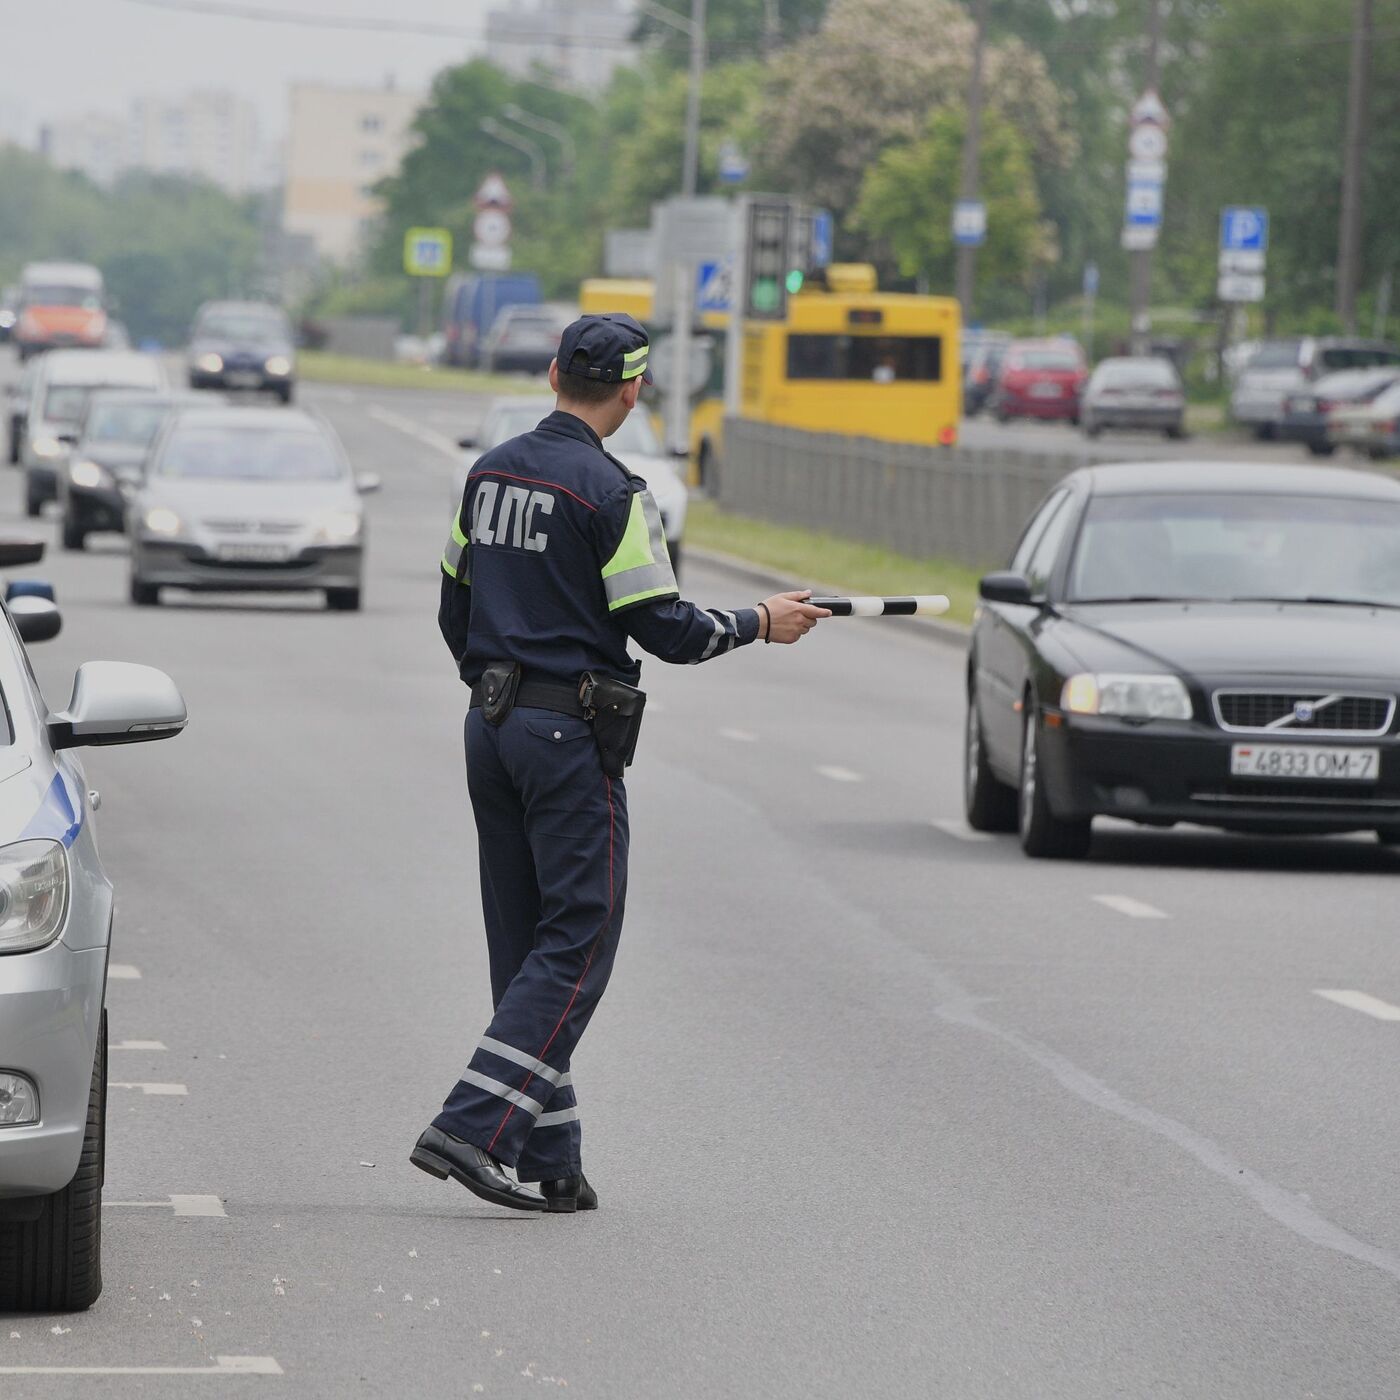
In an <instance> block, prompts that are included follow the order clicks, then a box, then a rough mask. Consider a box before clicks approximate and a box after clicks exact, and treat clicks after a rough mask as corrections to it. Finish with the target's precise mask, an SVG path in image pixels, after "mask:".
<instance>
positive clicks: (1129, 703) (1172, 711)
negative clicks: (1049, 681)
mask: <svg viewBox="0 0 1400 1400" xmlns="http://www.w3.org/2000/svg"><path fill="white" fill-rule="evenodd" d="M1060 708H1061V709H1064V710H1068V711H1069V712H1070V714H1075V715H1117V716H1118V717H1119V718H1120V719H1190V718H1191V696H1190V694H1189V692H1188V691H1187V689H1186V686H1185V684H1184V683H1183V682H1182V680H1181V678H1180V677H1179V676H1162V675H1145V676H1135V675H1122V674H1120V673H1118V672H1100V673H1099V674H1097V675H1093V674H1090V673H1089V672H1080V673H1079V674H1078V675H1075V676H1071V677H1070V678H1069V679H1068V680H1067V681H1066V682H1065V684H1064V689H1063V690H1062V691H1061V692H1060Z"/></svg>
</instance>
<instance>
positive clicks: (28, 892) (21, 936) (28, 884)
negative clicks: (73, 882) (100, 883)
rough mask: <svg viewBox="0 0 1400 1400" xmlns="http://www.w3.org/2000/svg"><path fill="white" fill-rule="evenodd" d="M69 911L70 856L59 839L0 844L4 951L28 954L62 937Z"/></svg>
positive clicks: (0, 926)
mask: <svg viewBox="0 0 1400 1400" xmlns="http://www.w3.org/2000/svg"><path fill="white" fill-rule="evenodd" d="M67 913H68V852H67V851H65V850H64V848H63V843H62V842H61V841H48V840H44V841H16V842H14V843H13V844H11V845H8V846H0V953H27V952H30V951H31V950H33V949H35V948H42V947H44V945H45V944H47V943H52V942H53V941H54V939H55V938H57V937H58V934H59V930H60V929H61V928H62V927H63V920H64V918H65V917H66V915H67Z"/></svg>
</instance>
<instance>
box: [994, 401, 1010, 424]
mask: <svg viewBox="0 0 1400 1400" xmlns="http://www.w3.org/2000/svg"><path fill="white" fill-rule="evenodd" d="M992 417H993V418H995V419H996V420H997V422H998V423H1009V422H1010V421H1011V415H1010V414H1009V413H1008V412H1007V411H1006V409H1005V408H1003V407H1002V406H1001V404H998V405H997V406H996V408H994V409H993V410H992Z"/></svg>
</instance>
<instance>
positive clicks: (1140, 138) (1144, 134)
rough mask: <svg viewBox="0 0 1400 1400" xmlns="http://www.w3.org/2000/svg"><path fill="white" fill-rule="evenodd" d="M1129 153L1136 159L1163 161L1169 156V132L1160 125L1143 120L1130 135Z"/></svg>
mask: <svg viewBox="0 0 1400 1400" xmlns="http://www.w3.org/2000/svg"><path fill="white" fill-rule="evenodd" d="M1128 154H1129V155H1130V156H1132V158H1133V159H1134V160H1151V161H1162V160H1165V159H1166V158H1167V133H1166V132H1165V131H1163V130H1162V128H1161V127H1160V126H1156V125H1153V124H1151V123H1147V122H1143V123H1139V124H1138V125H1136V126H1134V127H1133V129H1132V132H1131V133H1130V135H1129V136H1128Z"/></svg>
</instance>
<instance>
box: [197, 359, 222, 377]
mask: <svg viewBox="0 0 1400 1400" xmlns="http://www.w3.org/2000/svg"><path fill="white" fill-rule="evenodd" d="M194 367H195V368H196V369H201V370H203V371H204V373H205V374H218V372H219V371H220V370H221V369H223V367H224V357H223V356H222V355H213V354H210V355H201V356H200V357H199V358H198V359H197V360H196V361H195V362H194Z"/></svg>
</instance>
